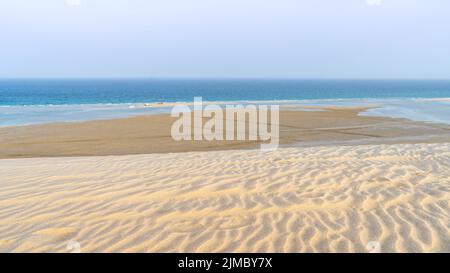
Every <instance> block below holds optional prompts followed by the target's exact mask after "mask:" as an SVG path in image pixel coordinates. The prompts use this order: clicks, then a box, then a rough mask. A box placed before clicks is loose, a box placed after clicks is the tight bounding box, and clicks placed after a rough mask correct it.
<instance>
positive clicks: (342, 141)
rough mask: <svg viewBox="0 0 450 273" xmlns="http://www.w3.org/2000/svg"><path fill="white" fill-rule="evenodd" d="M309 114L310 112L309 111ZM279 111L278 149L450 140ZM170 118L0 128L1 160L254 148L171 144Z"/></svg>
mask: <svg viewBox="0 0 450 273" xmlns="http://www.w3.org/2000/svg"><path fill="white" fill-rule="evenodd" d="M312 110H314V109H312ZM321 110H322V111H292V110H283V111H280V146H281V147H288V146H323V145H355V144H381V143H437V142H448V141H450V126H448V125H443V124H428V123H423V122H415V121H410V120H406V119H393V118H385V117H367V116H359V115H358V113H360V112H361V111H363V110H364V108H336V107H328V108H321ZM175 120H176V118H172V117H170V115H151V116H138V117H131V118H124V119H113V120H97V121H88V122H73V123H55V124H46V125H32V126H17V127H6V128H0V158H21V157H56V156H99V155H129V154H151V153H173V152H192V151H215V150H236V149H250V148H259V147H260V141H248V140H247V141H193V140H192V141H178V142H177V141H175V140H173V139H172V137H171V135H170V129H171V126H172V123H173V122H174V121H175Z"/></svg>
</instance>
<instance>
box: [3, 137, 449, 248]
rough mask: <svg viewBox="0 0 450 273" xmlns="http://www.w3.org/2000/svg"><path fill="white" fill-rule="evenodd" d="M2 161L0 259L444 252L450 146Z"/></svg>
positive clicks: (362, 147)
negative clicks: (75, 253) (76, 247)
mask: <svg viewBox="0 0 450 273" xmlns="http://www.w3.org/2000/svg"><path fill="white" fill-rule="evenodd" d="M0 166H1V167H0V177H1V178H2V179H1V180H0V187H1V191H0V251H2V252H9V251H12V252H41V251H44V252H68V251H70V250H71V249H72V247H73V243H74V242H75V243H77V242H79V244H80V247H81V251H82V252H168V251H187V252H210V251H211V252H367V251H381V252H450V206H449V205H450V144H404V145H400V144H397V145H371V146H348V147H313V148H284V149H279V150H277V151H274V152H260V151H258V150H241V151H216V152H190V153H183V154H152V155H130V156H108V157H107V156H105V157H72V158H43V159H42V158H41V159H39V158H34V159H4V160H1V161H0ZM68 246H69V248H70V249H68Z"/></svg>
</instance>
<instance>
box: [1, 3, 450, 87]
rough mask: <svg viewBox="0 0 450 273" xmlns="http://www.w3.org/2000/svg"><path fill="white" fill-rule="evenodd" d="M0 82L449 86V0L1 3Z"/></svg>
mask: <svg viewBox="0 0 450 273" xmlns="http://www.w3.org/2000/svg"><path fill="white" fill-rule="evenodd" d="M0 77H1V78H8V77H283V78H284V77H290V78H292V77H293V78H447V79H449V78H450V1H448V0H381V1H380V0H339V1H337V0H309V1H306V0H158V1H156V0H0Z"/></svg>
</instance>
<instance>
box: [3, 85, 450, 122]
mask: <svg viewBox="0 0 450 273" xmlns="http://www.w3.org/2000/svg"><path fill="white" fill-rule="evenodd" d="M194 97H202V99H203V101H204V102H215V103H218V104H227V103H242V104H248V103H255V104H278V105H281V106H283V105H299V106H372V108H370V109H369V110H367V111H365V112H363V113H361V115H374V116H389V117H398V118H407V119H412V120H417V121H424V122H433V123H447V124H450V80H304V79H301V80H300V79H0V127H7V126H21V125H31V124H43V123H53V122H73V121H87V120H95V119H111V118H122V117H129V116H136V115H148V114H158V113H168V112H170V110H171V107H170V106H164V103H173V102H186V103H192V102H193V100H194ZM149 104H160V105H161V107H148V105H149Z"/></svg>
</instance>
